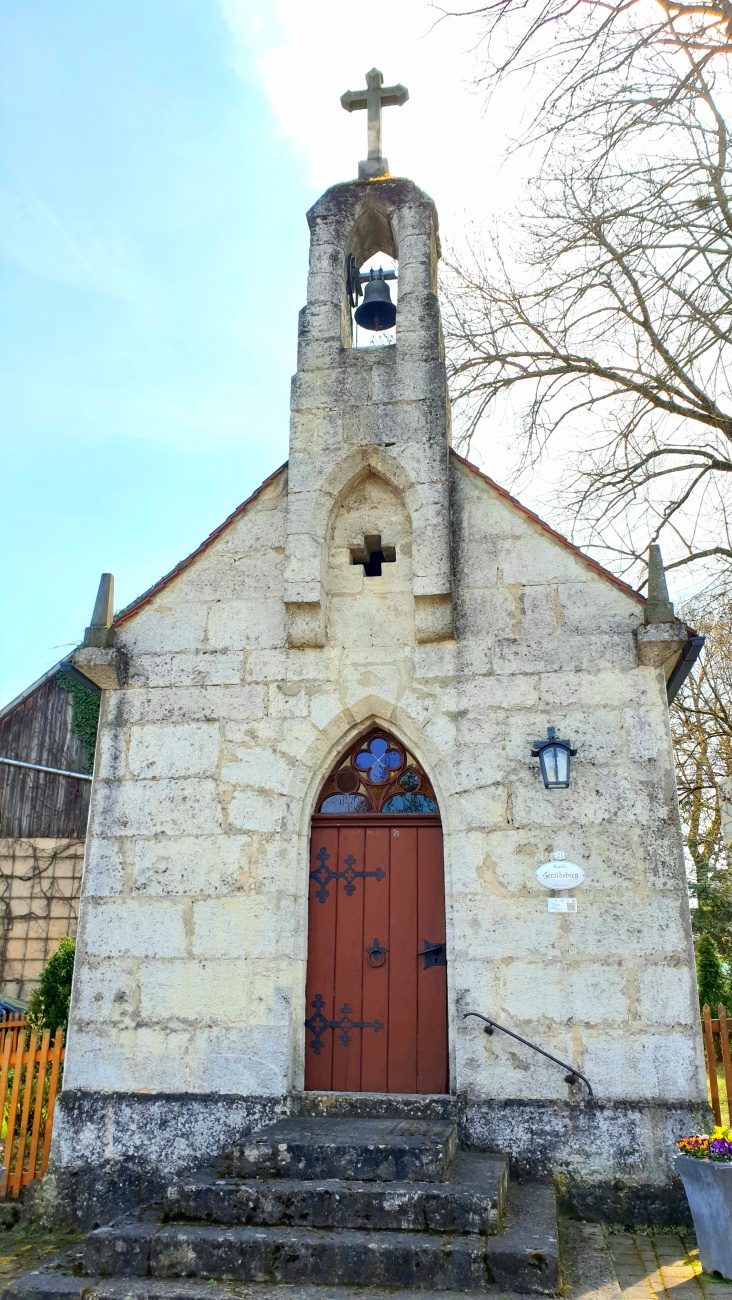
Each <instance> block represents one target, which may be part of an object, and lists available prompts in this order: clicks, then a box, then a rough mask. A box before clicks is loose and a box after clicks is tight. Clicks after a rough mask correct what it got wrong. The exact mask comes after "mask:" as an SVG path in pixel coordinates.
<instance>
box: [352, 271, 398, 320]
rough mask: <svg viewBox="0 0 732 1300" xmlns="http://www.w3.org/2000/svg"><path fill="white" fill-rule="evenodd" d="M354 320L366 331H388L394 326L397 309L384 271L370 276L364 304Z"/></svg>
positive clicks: (356, 312) (365, 290)
mask: <svg viewBox="0 0 732 1300" xmlns="http://www.w3.org/2000/svg"><path fill="white" fill-rule="evenodd" d="M354 320H355V321H356V324H357V325H360V326H361V328H362V329H365V330H388V329H391V327H392V325H393V324H394V321H395V320H396V307H395V305H394V303H393V302H392V300H391V294H390V293H389V286H388V284H387V283H386V281H385V279H384V272H383V271H381V270H379V271H372V272H371V274H370V275H369V278H368V280H367V281H366V287H365V289H364V295H363V302H362V303H361V306H360V307H358V308H357V309H356V311H355V313H354Z"/></svg>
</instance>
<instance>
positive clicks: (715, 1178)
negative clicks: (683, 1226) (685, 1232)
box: [676, 1155, 732, 1281]
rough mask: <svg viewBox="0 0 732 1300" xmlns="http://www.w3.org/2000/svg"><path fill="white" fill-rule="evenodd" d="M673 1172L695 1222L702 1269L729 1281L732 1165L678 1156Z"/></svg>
mask: <svg viewBox="0 0 732 1300" xmlns="http://www.w3.org/2000/svg"><path fill="white" fill-rule="evenodd" d="M676 1172H677V1174H678V1175H679V1177H680V1178H681V1181H682V1183H683V1184H684V1191H685V1192H686V1196H687V1200H688V1202H689V1209H690V1210H691V1217H692V1218H693V1220H694V1231H695V1232H696V1240H697V1244H698V1246H699V1258H700V1259H701V1262H702V1267H703V1268H704V1269H705V1271H706V1272H707V1273H714V1272H717V1273H721V1274H722V1277H726V1278H728V1279H729V1280H730V1281H732V1162H730V1161H724V1162H719V1161H714V1160H699V1159H697V1158H696V1157H695V1156H683V1155H680V1156H677V1159H676Z"/></svg>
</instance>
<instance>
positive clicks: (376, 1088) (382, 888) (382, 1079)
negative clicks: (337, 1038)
mask: <svg viewBox="0 0 732 1300" xmlns="http://www.w3.org/2000/svg"><path fill="white" fill-rule="evenodd" d="M374 822H375V824H374V826H373V827H372V826H368V827H367V828H366V870H367V871H377V870H378V869H379V868H380V869H381V870H382V871H383V872H384V879H383V880H376V879H375V878H374V877H373V876H368V877H367V878H366V880H365V882H364V883H365V886H366V888H365V890H364V911H363V942H362V944H361V962H362V966H363V1016H362V1019H363V1020H380V1021H381V1024H382V1026H383V1028H382V1029H380V1030H379V1031H378V1033H377V1032H375V1031H374V1030H373V1029H364V1030H363V1033H362V1042H361V1091H362V1092H386V1090H387V1062H388V1043H389V961H390V960H391V940H390V937H389V930H390V927H389V878H390V875H391V871H390V866H389V848H390V841H391V833H390V828H389V827H388V826H380V825H379V824H378V821H377V820H376V819H374ZM375 939H378V940H379V943H380V945H381V946H382V947H383V948H386V949H387V954H386V958H385V960H384V965H383V966H378V967H374V966H372V965H371V964H370V963H369V960H368V957H367V955H366V951H365V950H366V948H368V947H371V946H372V944H373V943H374V940H375Z"/></svg>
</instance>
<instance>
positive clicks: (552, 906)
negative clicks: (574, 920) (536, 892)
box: [546, 898, 577, 912]
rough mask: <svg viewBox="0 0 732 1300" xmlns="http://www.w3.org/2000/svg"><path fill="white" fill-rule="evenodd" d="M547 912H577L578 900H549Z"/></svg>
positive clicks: (547, 901)
mask: <svg viewBox="0 0 732 1300" xmlns="http://www.w3.org/2000/svg"><path fill="white" fill-rule="evenodd" d="M546 910H547V912H576V911H577V899H576V898H547V900H546Z"/></svg>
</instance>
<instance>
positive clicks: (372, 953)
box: [364, 939, 389, 970]
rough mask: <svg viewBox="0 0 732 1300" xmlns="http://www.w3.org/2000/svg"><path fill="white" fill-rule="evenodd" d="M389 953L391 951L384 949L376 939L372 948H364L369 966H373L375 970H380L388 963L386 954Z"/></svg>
mask: <svg viewBox="0 0 732 1300" xmlns="http://www.w3.org/2000/svg"><path fill="white" fill-rule="evenodd" d="M388 951H389V949H388V948H384V946H383V945H382V944H380V943H379V940H378V939H374V942H373V943H372V945H371V947H370V948H364V952H365V953H366V956H367V957H368V963H369V966H373V967H374V969H375V970H378V969H379V968H380V967H381V966H383V965H384V963H385V962H386V954H387V953H388Z"/></svg>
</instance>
